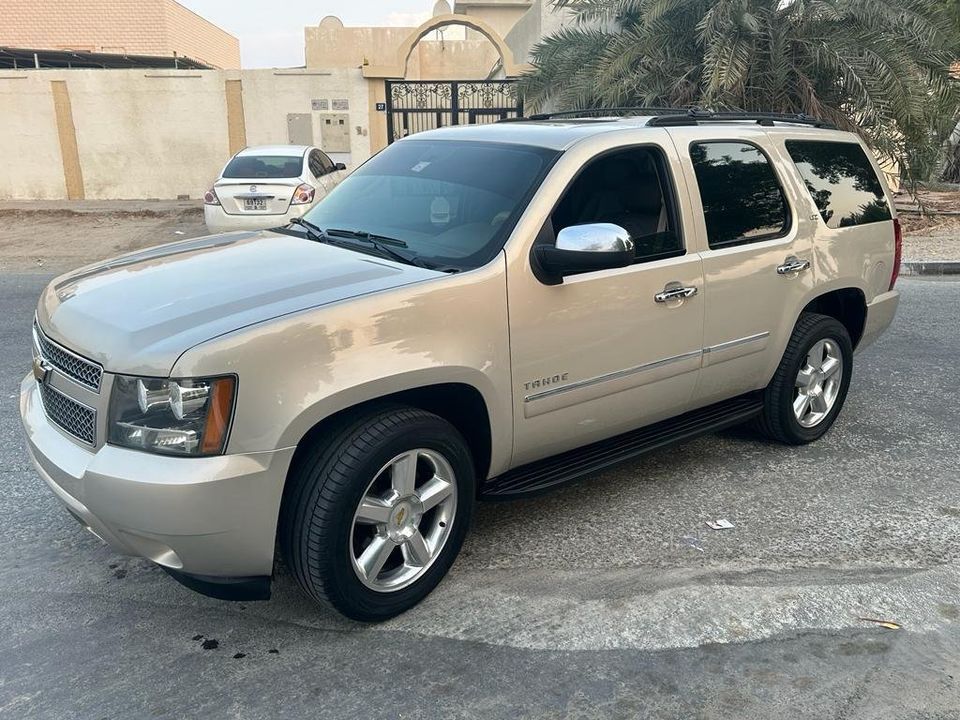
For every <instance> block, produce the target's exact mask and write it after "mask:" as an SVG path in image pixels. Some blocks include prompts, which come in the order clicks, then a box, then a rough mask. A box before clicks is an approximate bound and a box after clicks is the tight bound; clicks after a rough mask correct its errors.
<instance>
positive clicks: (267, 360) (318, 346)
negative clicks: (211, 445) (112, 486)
mask: <svg viewBox="0 0 960 720" xmlns="http://www.w3.org/2000/svg"><path fill="white" fill-rule="evenodd" d="M509 363H510V356H509V335H508V326H507V305H506V283H505V276H504V268H503V256H502V255H500V256H498V258H497V259H495V260H494V261H493V262H491V263H490V264H488V265H486V266H484V267H483V268H480V269H478V270H474V271H471V272H467V273H462V274H456V275H443V276H440V277H437V278H436V279H432V280H428V281H424V282H420V283H415V284H411V285H406V286H403V287H399V288H394V289H391V290H388V291H383V292H379V293H376V294H371V295H364V296H361V297H354V298H348V299H344V300H342V301H340V302H337V303H335V304H332V305H327V306H324V307H320V308H315V309H312V310H307V311H303V312H298V313H294V314H291V315H286V316H284V317H281V318H276V319H274V320H271V321H268V322H264V323H260V324H257V325H254V326H250V327H247V328H244V329H242V330H238V331H235V332H232V333H228V334H226V335H223V336H220V337H218V338H214V339H212V340H210V341H208V342H206V343H203V344H201V345H198V346H196V347H194V348H191V349H190V350H188V351H187V352H186V353H184V355H183V356H181V358H180V359H179V360H178V361H177V363H176V366H175V367H174V370H173V375H175V376H178V377H202V376H210V375H217V374H222V373H234V374H236V375H237V377H238V378H239V382H238V389H237V403H236V410H235V413H234V420H233V426H232V428H231V431H230V438H229V441H228V445H227V452H229V453H245V452H262V451H267V450H275V449H277V448H284V447H290V446H293V445H296V444H297V443H298V442H299V441H300V439H301V438H302V437H303V436H304V435H305V434H306V433H307V432H308V431H309V430H310V428H312V427H313V426H314V425H316V424H317V423H318V422H320V421H321V420H323V419H324V418H327V417H330V416H331V415H333V414H334V413H337V412H340V411H341V410H344V409H347V408H349V407H352V406H354V405H357V404H359V403H362V402H367V401H370V400H375V399H377V398H379V397H384V396H385V395H391V394H394V393H397V392H402V391H404V390H411V389H414V388H419V387H424V386H429V385H436V384H440V383H462V384H466V385H469V386H471V387H473V388H475V389H476V390H477V391H478V392H479V393H480V395H481V396H482V397H483V399H484V402H485V403H486V405H487V410H488V413H489V416H490V424H491V443H492V448H491V449H492V457H491V464H492V467H499V466H500V465H501V464H505V463H506V462H507V460H508V458H509V455H510V452H511V449H512V439H513V422H512V417H513V416H512V412H511V407H512V395H511V380H510V364H509Z"/></svg>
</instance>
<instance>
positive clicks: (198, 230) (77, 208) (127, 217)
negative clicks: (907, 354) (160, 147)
mask: <svg viewBox="0 0 960 720" xmlns="http://www.w3.org/2000/svg"><path fill="white" fill-rule="evenodd" d="M935 195H937V196H938V197H937V198H935V199H931V198H930V197H927V198H926V200H925V202H926V203H927V205H928V207H937V208H940V209H945V210H953V208H954V206H956V207H957V208H960V198H957V197H949V196H960V193H936V194H935ZM940 196H948V197H940ZM898 205H899V206H901V207H903V208H909V207H910V201H909V198H903V199H902V202H901V201H900V199H898ZM901 219H902V222H903V225H904V229H905V231H906V236H905V242H904V259H906V260H960V215H957V216H946V215H932V216H922V215H918V214H915V213H912V212H903V213H902V215H901ZM205 233H206V228H205V226H204V224H203V208H202V206H200V205H199V204H198V203H197V202H196V201H128V200H117V201H104V202H98V201H86V202H67V201H63V202H46V201H44V202H41V201H17V202H13V201H0V272H25V271H30V270H34V271H43V272H62V271H66V270H69V269H71V268H75V267H79V266H81V265H86V264H87V263H90V262H94V261H97V260H102V259H104V258H108V257H112V256H114V255H119V254H121V253H125V252H129V251H132V250H138V249H140V248H144V247H149V246H151V245H160V244H162V243H167V242H173V241H175V240H182V239H185V238H190V237H196V236H198V235H203V234H205Z"/></svg>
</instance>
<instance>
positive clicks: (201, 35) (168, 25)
mask: <svg viewBox="0 0 960 720" xmlns="http://www.w3.org/2000/svg"><path fill="white" fill-rule="evenodd" d="M0 45H7V46H10V47H22V48H34V49H42V50H87V51H93V52H113V53H125V54H130V55H136V54H140V55H165V56H172V55H173V54H174V53H176V54H178V55H187V56H188V57H191V58H194V59H196V60H201V61H203V62H205V63H207V64H210V65H213V66H215V67H221V68H238V67H240V43H239V41H238V40H237V38H235V37H234V36H233V35H230V34H229V33H227V32H226V31H224V30H221V29H220V28H219V27H217V26H216V25H214V24H213V23H211V22H209V21H207V20H205V19H203V18H202V17H200V16H199V15H197V14H195V13H193V12H191V11H190V10H187V9H186V8H185V7H183V6H182V5H180V4H179V3H177V2H175V1H174V0H56V1H54V0H36V1H35V2H27V0H0Z"/></svg>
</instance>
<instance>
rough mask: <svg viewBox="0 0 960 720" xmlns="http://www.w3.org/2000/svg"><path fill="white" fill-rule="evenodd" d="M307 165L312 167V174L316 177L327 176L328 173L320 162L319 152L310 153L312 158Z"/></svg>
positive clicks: (312, 151)
mask: <svg viewBox="0 0 960 720" xmlns="http://www.w3.org/2000/svg"><path fill="white" fill-rule="evenodd" d="M307 164H308V165H309V166H310V172H312V173H313V176H314V177H323V176H324V175H326V174H327V171H326V170H324V169H323V163H321V162H320V151H319V150H311V151H310V157H309V158H308V159H307Z"/></svg>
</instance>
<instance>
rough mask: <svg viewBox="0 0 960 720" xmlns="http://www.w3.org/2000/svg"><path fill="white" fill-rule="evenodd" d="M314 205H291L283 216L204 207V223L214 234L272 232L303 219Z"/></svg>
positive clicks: (218, 207)
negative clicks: (297, 219) (296, 219)
mask: <svg viewBox="0 0 960 720" xmlns="http://www.w3.org/2000/svg"><path fill="white" fill-rule="evenodd" d="M312 207H313V205H291V206H290V207H289V208H287V211H286V212H285V213H283V214H282V215H258V214H255V213H249V214H239V213H238V214H234V215H230V214H228V213H226V212H224V211H223V207H221V206H220V205H204V206H203V221H204V224H206V226H207V230H209V231H210V232H211V233H213V234H217V233H225V232H233V231H234V230H270V229H272V228H275V227H282V226H283V225H289V224H290V221H291V220H293V219H294V218H298V217H303V216H304V214H306V212H307V210H310V209H311V208H312Z"/></svg>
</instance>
